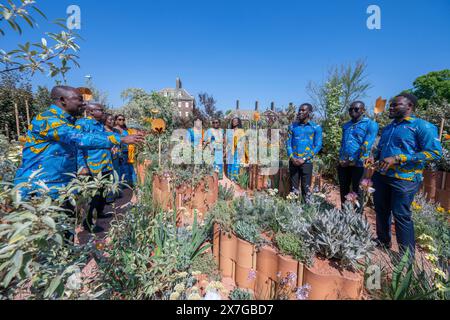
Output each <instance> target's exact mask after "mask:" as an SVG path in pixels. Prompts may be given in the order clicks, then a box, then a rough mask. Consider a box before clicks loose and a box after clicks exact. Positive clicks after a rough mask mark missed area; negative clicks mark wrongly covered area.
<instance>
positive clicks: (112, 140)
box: [39, 121, 120, 149]
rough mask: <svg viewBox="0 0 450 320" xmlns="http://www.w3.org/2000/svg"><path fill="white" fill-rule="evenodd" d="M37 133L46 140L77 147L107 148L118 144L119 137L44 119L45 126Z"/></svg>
mask: <svg viewBox="0 0 450 320" xmlns="http://www.w3.org/2000/svg"><path fill="white" fill-rule="evenodd" d="M39 135H40V136H42V137H45V138H46V139H48V140H52V141H57V142H63V143H65V144H70V145H74V146H75V147H77V148H78V149H109V148H112V147H113V146H114V145H118V144H120V139H117V138H116V137H115V136H108V135H105V134H96V133H89V134H87V133H84V132H83V131H82V130H81V128H80V127H79V126H77V127H75V126H74V125H71V124H67V123H63V122H56V123H49V122H47V121H46V123H45V127H44V128H42V127H41V128H40V131H39Z"/></svg>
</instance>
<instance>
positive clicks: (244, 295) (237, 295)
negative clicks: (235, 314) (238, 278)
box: [229, 288, 253, 301]
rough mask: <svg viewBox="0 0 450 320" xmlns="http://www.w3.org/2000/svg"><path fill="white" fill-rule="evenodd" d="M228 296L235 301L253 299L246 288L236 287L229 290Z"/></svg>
mask: <svg viewBox="0 0 450 320" xmlns="http://www.w3.org/2000/svg"><path fill="white" fill-rule="evenodd" d="M229 298H230V300H235V301H245V300H253V295H252V294H251V293H250V292H249V291H247V290H244V289H239V288H236V289H234V290H233V291H231V292H230V296H229Z"/></svg>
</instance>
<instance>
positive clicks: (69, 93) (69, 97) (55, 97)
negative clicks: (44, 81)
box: [51, 86, 85, 117]
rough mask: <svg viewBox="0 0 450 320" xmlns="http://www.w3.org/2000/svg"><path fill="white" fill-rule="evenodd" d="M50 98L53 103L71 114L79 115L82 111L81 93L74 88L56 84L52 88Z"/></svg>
mask: <svg viewBox="0 0 450 320" xmlns="http://www.w3.org/2000/svg"><path fill="white" fill-rule="evenodd" d="M51 99H52V101H53V103H54V104H55V105H57V106H58V107H60V108H61V109H63V110H64V111H66V112H67V113H68V114H70V115H71V116H74V117H77V116H81V115H82V114H83V112H84V107H85V103H84V101H83V95H82V94H81V92H79V91H78V90H77V89H75V88H72V87H68V86H56V87H54V88H53V89H52V92H51Z"/></svg>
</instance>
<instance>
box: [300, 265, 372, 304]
mask: <svg viewBox="0 0 450 320" xmlns="http://www.w3.org/2000/svg"><path fill="white" fill-rule="evenodd" d="M356 278H357V279H351V278H347V277H344V276H341V275H327V274H319V273H316V272H315V271H312V270H311V269H310V268H308V267H305V268H304V277H303V283H304V284H309V285H310V286H311V291H310V293H309V300H359V299H361V294H362V291H363V282H364V278H363V276H360V275H358V276H357V277H356Z"/></svg>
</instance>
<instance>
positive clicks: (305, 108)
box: [297, 103, 313, 122]
mask: <svg viewBox="0 0 450 320" xmlns="http://www.w3.org/2000/svg"><path fill="white" fill-rule="evenodd" d="M312 112H313V106H312V104H310V103H304V104H302V105H301V106H300V108H299V110H298V116H297V119H298V120H299V121H301V122H304V121H307V120H308V119H310V118H311V114H312Z"/></svg>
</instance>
